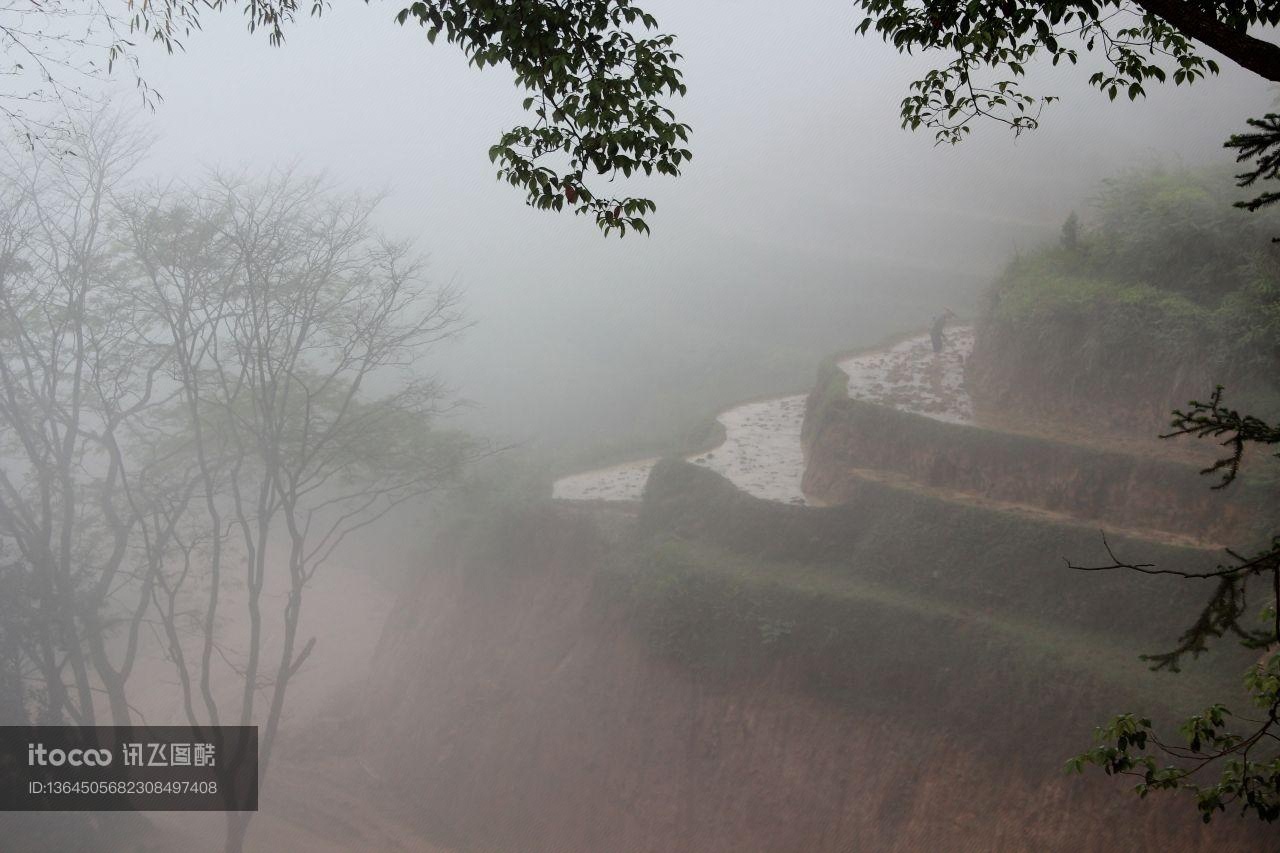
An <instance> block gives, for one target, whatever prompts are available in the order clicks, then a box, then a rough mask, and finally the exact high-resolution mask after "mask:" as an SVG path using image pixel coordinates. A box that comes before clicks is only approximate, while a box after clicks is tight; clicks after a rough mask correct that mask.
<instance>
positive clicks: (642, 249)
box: [121, 0, 1273, 441]
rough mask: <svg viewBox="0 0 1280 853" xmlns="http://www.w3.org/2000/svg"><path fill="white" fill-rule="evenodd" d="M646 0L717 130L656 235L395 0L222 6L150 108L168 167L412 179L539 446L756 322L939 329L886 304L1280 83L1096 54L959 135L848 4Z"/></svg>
mask: <svg viewBox="0 0 1280 853" xmlns="http://www.w3.org/2000/svg"><path fill="white" fill-rule="evenodd" d="M643 5H644V7H645V8H646V9H649V10H650V11H652V12H654V13H655V14H656V15H657V16H658V18H659V20H660V22H661V24H662V26H663V28H664V29H666V30H668V31H671V32H675V33H677V34H678V35H679V37H680V42H679V46H680V49H681V50H682V51H683V52H684V54H685V57H686V59H685V66H684V67H685V72H686V75H687V76H686V82H687V83H688V85H689V96H688V98H686V99H685V100H684V101H683V103H680V104H678V106H677V109H678V113H679V115H680V117H681V118H682V119H683V120H685V121H687V122H689V123H690V124H692V125H693V129H694V135H693V138H692V145H691V147H692V148H693V151H694V160H693V162H692V164H691V165H690V166H689V168H688V170H687V173H686V175H685V176H683V177H682V178H680V179H678V180H674V181H673V180H671V179H665V178H664V179H661V180H658V179H655V180H653V181H650V182H648V183H646V184H645V185H644V191H645V194H647V195H650V196H651V197H652V198H654V199H655V200H656V201H657V202H658V205H659V208H658V212H657V214H656V215H654V216H653V217H651V225H652V227H653V235H652V236H651V237H648V238H635V239H633V238H631V237H628V238H627V239H625V240H622V241H619V240H618V239H616V238H611V239H604V238H602V237H601V236H600V235H599V233H598V232H597V231H596V229H595V227H594V225H593V224H592V222H591V221H590V220H589V219H588V218H586V217H573V216H569V215H563V214H562V215H554V214H551V213H545V212H541V211H535V210H532V209H529V208H526V207H525V206H524V205H523V203H522V197H521V195H520V193H519V191H517V190H515V189H513V188H511V187H509V186H507V185H505V184H500V183H498V182H497V181H496V180H494V167H493V166H492V165H491V164H490V163H489V160H488V157H487V149H488V147H489V145H490V144H492V143H493V142H494V141H496V139H497V136H498V135H499V133H500V132H501V131H502V130H503V129H505V128H507V127H509V126H512V125H514V124H516V123H518V122H519V121H521V119H522V113H521V110H520V101H521V99H522V97H523V95H522V94H521V93H520V92H518V91H517V90H516V89H515V88H514V87H513V86H512V85H511V79H510V74H509V73H508V72H506V71H505V70H503V69H501V68H497V69H494V68H490V69H486V70H484V71H477V70H475V69H472V68H469V67H467V66H466V64H465V61H464V60H463V58H462V55H461V53H460V52H459V51H458V50H456V49H455V48H453V47H452V46H449V45H447V44H444V43H443V40H442V41H441V42H440V43H439V44H437V45H435V46H429V45H428V44H427V41H426V37H425V33H424V32H423V31H422V30H421V29H420V28H418V27H416V26H406V27H400V26H398V25H396V24H395V23H394V22H393V20H392V18H393V16H394V14H395V13H396V12H397V11H398V10H399V9H400V8H401V6H400V5H399V4H394V3H392V4H383V3H378V2H374V3H373V4H371V5H367V6H366V5H364V4H357V3H352V4H340V5H338V6H337V7H335V8H333V9H330V10H329V11H327V12H326V13H325V15H324V17H323V18H322V19H321V20H319V21H315V20H311V19H304V20H303V21H302V22H300V23H299V24H298V25H297V26H295V27H294V28H293V29H292V30H290V32H289V33H288V36H287V41H286V44H285V45H284V46H283V47H282V48H272V47H269V46H268V45H267V43H266V38H265V34H256V35H249V34H247V33H246V32H245V31H244V27H243V18H242V16H241V14H240V13H239V12H238V11H236V10H232V11H229V12H226V13H224V14H221V15H214V14H210V15H208V16H207V17H206V19H205V27H204V31H203V32H201V33H197V34H195V35H193V36H191V37H190V38H189V39H188V40H187V43H186V46H187V49H186V52H185V53H182V54H178V55H175V56H173V57H169V56H166V55H164V54H163V53H162V52H160V51H158V50H155V49H152V48H150V47H146V48H143V50H142V54H141V55H142V59H143V72H144V76H146V77H147V79H148V81H149V82H150V83H151V85H153V86H154V87H155V88H157V89H159V90H160V91H161V93H162V94H163V96H164V102H163V103H162V104H161V105H160V106H159V108H158V110H157V112H156V113H155V114H154V115H152V116H148V117H146V119H145V121H146V123H147V124H148V125H149V126H150V127H151V128H152V129H153V130H154V132H155V133H156V134H157V135H158V139H159V141H158V143H157V145H156V148H155V156H154V157H153V159H152V162H151V163H150V165H149V168H150V169H153V170H154V171H155V172H156V173H157V174H162V175H165V176H183V175H193V174H197V173H198V172H199V171H200V170H201V169H202V168H206V167H209V166H214V165H221V166H229V167H247V168H249V169H253V168H256V167H266V166H270V165H273V164H282V163H294V162H296V163H297V164H298V165H299V166H300V167H301V168H302V169H304V170H306V171H324V172H326V173H328V175H329V176H330V177H331V178H332V179H334V180H335V181H336V182H338V183H340V184H342V185H343V186H346V187H350V188H358V189H365V190H373V191H376V190H386V191H387V192H388V193H389V195H388V198H387V200H386V203H385V205H384V207H383V209H382V222H383V224H384V225H385V227H386V228H387V230H389V231H390V232H392V233H393V234H395V235H397V236H409V237H413V238H415V239H416V240H417V241H418V243H419V245H420V247H421V248H422V249H423V250H425V251H426V252H428V253H429V255H430V258H431V265H430V270H431V273H432V275H433V276H434V277H436V278H438V279H441V280H453V281H456V282H457V283H458V284H460V285H461V286H462V287H463V288H464V289H465V291H466V294H467V297H466V302H467V307H468V313H469V315H470V316H471V318H472V319H474V320H476V321H477V323H478V325H477V327H476V328H475V329H474V330H473V331H472V332H471V333H469V335H468V337H467V339H466V341H465V342H464V343H462V344H461V345H459V346H457V347H455V348H454V349H453V350H452V351H451V352H450V353H449V354H447V356H445V357H444V359H443V362H442V363H443V364H445V365H446V373H447V375H448V378H449V379H450V380H452V381H453V382H455V383H456V384H458V385H459V386H460V388H461V390H462V392H463V393H464V394H465V396H468V397H470V398H473V399H475V400H476V401H477V402H478V403H480V404H481V408H480V409H479V410H478V413H477V414H475V415H473V417H474V418H476V419H478V421H477V422H479V423H482V424H483V425H485V426H487V427H489V428H492V429H497V430H499V431H503V432H506V433H507V434H509V435H514V436H516V437H519V438H528V439H532V440H534V441H539V440H546V439H547V436H546V433H548V432H557V431H560V432H563V431H564V429H565V425H566V424H567V423H570V422H571V421H573V420H574V419H575V418H580V417H581V416H582V414H583V413H585V412H588V411H592V410H598V411H611V412H613V413H614V415H615V417H616V418H617V420H618V422H619V423H621V422H624V421H627V422H630V421H634V419H635V417H636V411H637V408H636V407H637V405H641V406H642V402H643V401H640V402H637V400H636V396H637V393H636V391H635V389H634V388H630V389H629V388H628V387H627V383H626V382H625V381H622V380H620V378H619V376H618V372H619V371H630V372H635V373H640V372H644V371H645V370H646V369H651V371H650V372H649V373H648V376H649V380H650V381H651V382H653V383H654V384H655V385H660V384H662V383H664V382H665V383H668V384H670V381H674V380H668V379H664V378H663V377H669V376H686V375H688V374H689V373H690V372H691V371H697V370H699V369H707V370H712V371H713V372H714V370H717V369H719V368H710V367H708V365H711V364H718V363H719V362H717V361H716V358H717V357H718V356H719V357H725V358H728V357H736V356H734V353H735V352H737V350H736V349H735V346H736V341H737V340H738V339H739V338H741V337H742V336H758V337H768V336H770V335H773V334H774V333H776V334H777V341H778V345H779V346H780V347H783V346H790V347H792V349H795V348H801V349H803V348H804V347H805V346H812V347H813V348H814V349H815V350H816V351H817V352H825V351H829V350H830V349H832V348H834V347H838V346H844V345H848V344H855V343H859V342H866V341H865V340H864V339H865V338H866V337H867V336H868V335H871V336H874V335H875V334H876V333H877V332H878V333H879V334H885V333H888V332H894V331H897V329H894V328H884V326H885V325H886V324H888V325H892V324H893V323H898V324H901V323H903V322H907V323H911V322H914V323H915V324H916V325H918V324H919V323H923V322H926V321H927V319H928V318H927V315H926V316H920V317H918V318H917V317H916V314H917V313H923V312H924V310H925V308H924V307H923V306H917V305H914V304H907V303H902V304H901V305H899V309H898V310H897V311H896V312H895V311H893V310H889V308H888V307H887V306H892V305H894V304H896V303H895V299H897V298H898V296H897V295H898V294H900V293H901V292H902V290H903V287H904V282H907V283H910V282H926V283H928V284H929V285H930V286H934V287H942V288H944V289H945V288H946V287H948V286H949V283H950V282H952V281H954V282H956V287H957V288H960V287H961V286H962V285H963V286H965V287H968V289H969V290H968V292H971V291H972V290H973V282H975V281H981V280H984V279H986V278H989V277H990V275H991V274H992V273H993V272H994V271H996V270H998V268H999V267H1000V265H1001V264H1002V263H1003V262H1004V261H1005V260H1006V259H1007V258H1008V257H1009V256H1010V255H1011V254H1012V253H1013V252H1014V251H1016V250H1017V249H1018V248H1019V247H1031V246H1033V245H1035V244H1036V243H1037V242H1038V241H1040V240H1042V239H1045V238H1046V237H1047V236H1051V235H1053V234H1054V233H1056V231H1057V229H1058V227H1059V225H1060V223H1061V221H1062V219H1063V218H1064V216H1065V213H1066V211H1067V210H1069V209H1071V208H1072V207H1078V208H1080V209H1081V212H1082V213H1083V214H1084V215H1085V218H1086V219H1087V218H1088V216H1087V205H1088V198H1089V196H1090V194H1091V192H1092V191H1093V188H1094V187H1095V185H1096V182H1097V180H1098V179H1100V178H1102V177H1105V176H1106V175H1108V174H1113V173H1115V172H1116V171H1117V170H1120V169H1123V168H1126V167H1128V166H1132V165H1139V164H1142V163H1146V162H1151V161H1153V160H1154V161H1163V162H1174V163H1176V162H1183V163H1187V164H1199V163H1205V162H1213V163H1229V162H1230V157H1229V155H1228V154H1227V153H1226V152H1224V151H1223V150H1222V148H1221V143H1222V141H1223V139H1224V138H1225V137H1226V136H1227V135H1228V134H1229V133H1230V132H1232V131H1233V130H1237V129H1239V128H1241V127H1242V126H1243V121H1244V119H1245V118H1246V117H1247V116H1251V115H1259V114H1261V113H1263V112H1265V111H1266V110H1267V109H1268V108H1269V107H1270V106H1271V102H1272V98H1273V95H1272V94H1271V92H1269V91H1268V88H1267V86H1266V85H1265V84H1263V83H1262V82H1260V81H1258V80H1257V79H1256V78H1252V77H1251V76H1250V75H1246V74H1244V73H1242V72H1238V71H1237V70H1236V69H1235V68H1234V67H1232V66H1226V67H1225V68H1224V73H1223V75H1222V76H1221V77H1220V78H1218V79H1215V80H1209V81H1207V82H1204V83H1200V84H1197V85H1196V86H1194V87H1193V88H1191V89H1190V90H1188V89H1178V90H1175V89H1173V88H1172V87H1167V88H1157V89H1155V90H1154V91H1153V92H1152V95H1151V97H1149V98H1148V99H1147V100H1146V101H1143V102H1139V103H1137V104H1131V103H1129V102H1127V101H1126V100H1124V99H1121V100H1120V101H1117V102H1116V103H1115V104H1110V103H1108V102H1107V100H1106V98H1105V97H1104V96H1103V95H1101V94H1099V93H1097V92H1096V91H1094V90H1091V89H1089V88H1088V87H1087V86H1086V83H1085V80H1086V78H1087V77H1088V74H1089V73H1090V72H1091V71H1092V70H1094V67H1093V66H1087V67H1084V66H1082V67H1081V68H1077V69H1070V68H1066V69H1048V68H1046V69H1044V70H1043V72H1042V71H1039V70H1037V71H1036V72H1035V76H1034V78H1033V81H1032V83H1031V84H1029V85H1031V86H1035V87H1038V90H1037V91H1039V92H1042V93H1048V94H1057V95H1060V96H1062V97H1063V98H1064V102H1063V103H1060V104H1057V105H1054V106H1052V107H1050V108H1049V109H1048V110H1047V111H1046V113H1045V115H1044V127H1043V128H1042V129H1041V130H1039V131H1037V132H1035V133H1032V134H1029V135H1025V136H1024V137H1022V138H1021V139H1016V140H1015V139H1014V138H1013V137H1012V135H1011V134H1009V133H1008V132H1006V131H1005V130H1004V129H1003V128H1000V127H997V126H994V125H992V126H983V127H979V128H978V129H977V131H976V132H975V134H974V137H973V138H972V139H971V140H970V141H969V142H967V143H965V144H964V145H962V146H959V147H957V148H941V147H935V146H934V145H933V140H932V136H931V134H928V133H926V132H918V133H914V134H913V133H909V132H907V131H903V130H901V129H900V128H899V125H898V103H899V101H900V100H901V98H902V97H903V95H904V94H905V93H906V90H907V89H906V87H907V83H908V82H909V81H910V80H911V79H913V78H914V76H917V75H918V73H919V71H920V70H921V69H922V68H924V67H925V66H924V65H923V64H921V62H920V61H919V60H918V59H911V58H906V57H901V56H899V55H897V54H896V53H895V52H894V51H893V50H892V49H891V48H890V47H888V46H886V45H885V44H883V43H882V42H880V41H879V40H878V39H876V38H863V39H859V38H856V37H855V36H854V34H853V28H854V25H855V23H856V17H855V14H856V13H855V11H854V9H853V4H851V3H849V2H844V0H826V2H808V3H803V4H778V3H765V2H742V0H739V2H734V3H728V2H718V1H717V2H712V1H711V0H701V2H698V3H688V2H686V3H677V2H673V0H665V2H664V1H663V0H652V1H651V2H647V3H644V4H643ZM129 85H130V84H129V83H128V82H127V81H125V82H123V83H122V85H121V91H122V93H123V95H122V99H121V100H122V103H126V104H127V103H130V102H131V100H132V95H130V93H129ZM846 321H847V324H848V325H847V329H848V331H847V333H846V331H845V326H844V325H843V324H844V323H846ZM809 323H812V324H813V327H812V329H810V328H808V326H807V324H809ZM789 352H790V351H789V350H788V351H784V352H783V355H780V356H779V358H782V359H786V358H790V357H791V355H789V354H787V353H789ZM796 358H797V359H802V360H803V363H805V364H807V363H809V359H810V358H811V356H810V354H809V353H808V352H804V353H800V354H798V355H796ZM798 363H799V362H798ZM704 379H706V381H715V377H714V376H710V377H704ZM641 384H642V385H643V383H641ZM760 390H761V391H764V390H773V389H767V388H762V389H760ZM643 394H644V391H643V390H641V391H640V392H639V396H643ZM615 426H616V424H615ZM600 428H601V429H608V428H611V427H610V425H609V424H608V422H607V420H606V421H601V426H600Z"/></svg>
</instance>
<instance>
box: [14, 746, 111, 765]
mask: <svg viewBox="0 0 1280 853" xmlns="http://www.w3.org/2000/svg"><path fill="white" fill-rule="evenodd" d="M110 763H111V750H109V749H67V750H62V749H45V745H44V744H42V743H29V744H27V766H28V767H36V766H40V767H61V766H62V765H64V764H67V765H69V766H71V767H106V766H107V765H108V764H110Z"/></svg>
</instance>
